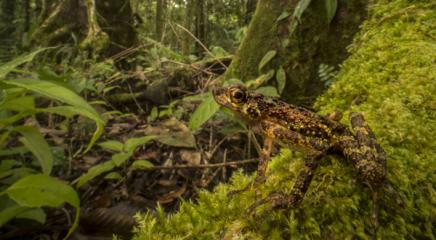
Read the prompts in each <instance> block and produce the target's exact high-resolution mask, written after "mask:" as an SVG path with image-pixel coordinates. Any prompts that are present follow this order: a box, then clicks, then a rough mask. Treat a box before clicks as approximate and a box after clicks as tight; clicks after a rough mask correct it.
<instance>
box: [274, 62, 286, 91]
mask: <svg viewBox="0 0 436 240" xmlns="http://www.w3.org/2000/svg"><path fill="white" fill-rule="evenodd" d="M276 79H277V91H278V92H279V94H282V92H283V89H285V85H286V72H285V70H284V69H283V67H282V66H280V68H279V70H277V74H276Z"/></svg>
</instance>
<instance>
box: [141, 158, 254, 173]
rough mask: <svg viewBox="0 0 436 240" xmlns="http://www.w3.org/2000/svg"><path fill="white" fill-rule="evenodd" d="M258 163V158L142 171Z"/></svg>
mask: <svg viewBox="0 0 436 240" xmlns="http://www.w3.org/2000/svg"><path fill="white" fill-rule="evenodd" d="M256 162H259V159H258V158H253V159H247V160H241V161H233V162H225V163H211V164H193V165H189V164H181V165H174V166H155V167H153V168H149V169H141V170H166V169H187V168H220V167H227V166H233V165H244V164H248V163H256Z"/></svg>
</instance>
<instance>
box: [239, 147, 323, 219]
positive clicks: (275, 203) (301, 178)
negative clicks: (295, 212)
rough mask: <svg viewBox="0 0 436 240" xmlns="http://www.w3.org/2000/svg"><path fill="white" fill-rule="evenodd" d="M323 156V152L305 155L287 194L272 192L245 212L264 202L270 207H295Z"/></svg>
mask: <svg viewBox="0 0 436 240" xmlns="http://www.w3.org/2000/svg"><path fill="white" fill-rule="evenodd" d="M323 156H324V153H323V152H319V153H318V154H316V155H309V156H308V157H306V160H305V162H304V167H303V168H302V169H301V170H300V172H299V173H298V176H297V179H296V180H295V183H294V186H293V187H292V190H291V192H290V193H289V194H286V193H283V192H273V193H271V194H269V195H268V196H267V197H266V198H264V199H261V200H259V201H257V202H255V203H254V204H253V205H251V206H250V207H249V208H248V209H247V214H251V213H252V212H253V211H254V210H255V209H256V208H257V207H258V206H260V205H263V204H265V203H270V204H271V209H275V208H286V209H289V208H296V207H298V205H299V204H300V203H301V201H302V200H303V197H304V194H305V193H306V192H307V190H308V189H309V186H310V182H311V181H312V178H313V175H314V173H315V170H316V168H317V167H318V166H319V163H320V161H321V159H322V157H323Z"/></svg>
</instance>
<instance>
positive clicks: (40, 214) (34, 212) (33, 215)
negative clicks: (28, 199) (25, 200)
mask: <svg viewBox="0 0 436 240" xmlns="http://www.w3.org/2000/svg"><path fill="white" fill-rule="evenodd" d="M46 217H47V216H46V214H45V212H44V210H42V209H41V208H32V209H28V210H26V211H24V212H22V213H20V214H18V215H17V216H16V218H25V219H30V220H34V221H37V222H39V223H41V224H44V223H45V220H46Z"/></svg>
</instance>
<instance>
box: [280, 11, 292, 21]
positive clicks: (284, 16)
mask: <svg viewBox="0 0 436 240" xmlns="http://www.w3.org/2000/svg"><path fill="white" fill-rule="evenodd" d="M289 16H291V14H290V13H289V12H287V11H284V12H282V14H280V16H279V17H278V18H277V20H276V21H277V22H279V21H281V20H283V19H285V18H287V17H289Z"/></svg>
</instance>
